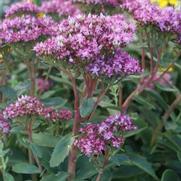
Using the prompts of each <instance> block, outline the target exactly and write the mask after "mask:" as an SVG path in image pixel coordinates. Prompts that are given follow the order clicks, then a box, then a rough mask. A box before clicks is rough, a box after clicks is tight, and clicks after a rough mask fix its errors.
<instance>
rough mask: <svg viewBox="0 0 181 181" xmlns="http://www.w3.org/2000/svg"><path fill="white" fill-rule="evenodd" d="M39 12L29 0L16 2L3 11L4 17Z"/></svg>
mask: <svg viewBox="0 0 181 181" xmlns="http://www.w3.org/2000/svg"><path fill="white" fill-rule="evenodd" d="M39 12H40V9H39V8H38V7H37V6H36V5H35V4H33V3H31V2H27V1H24V2H17V3H14V4H12V5H11V7H10V8H8V9H7V11H6V13H5V17H6V18H7V17H11V16H14V15H19V14H24V13H25V14H37V13H39Z"/></svg>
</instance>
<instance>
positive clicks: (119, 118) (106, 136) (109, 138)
mask: <svg viewBox="0 0 181 181" xmlns="http://www.w3.org/2000/svg"><path fill="white" fill-rule="evenodd" d="M135 129H136V126H135V125H134V124H133V122H132V120H131V118H130V117H129V116H128V115H125V114H121V113H119V114H116V115H112V116H109V117H108V118H107V119H106V120H104V121H102V122H101V123H98V124H88V125H87V126H85V127H83V128H81V129H80V133H81V135H80V137H79V138H78V139H76V140H75V143H74V144H75V145H76V146H77V147H78V148H79V149H80V151H81V152H82V153H84V154H85V155H87V156H92V155H99V154H102V153H103V151H106V149H107V147H108V146H111V147H113V148H119V147H120V146H122V145H123V144H124V137H123V135H122V134H120V133H122V132H126V131H131V130H135Z"/></svg>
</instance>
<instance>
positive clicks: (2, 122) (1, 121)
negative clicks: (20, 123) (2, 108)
mask: <svg viewBox="0 0 181 181" xmlns="http://www.w3.org/2000/svg"><path fill="white" fill-rule="evenodd" d="M9 131H10V124H9V123H8V121H7V120H6V119H5V118H4V116H3V114H2V113H0V132H1V133H2V134H8V133H9Z"/></svg>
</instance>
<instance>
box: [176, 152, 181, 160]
mask: <svg viewBox="0 0 181 181" xmlns="http://www.w3.org/2000/svg"><path fill="white" fill-rule="evenodd" d="M177 157H178V159H179V161H180V162H181V152H177Z"/></svg>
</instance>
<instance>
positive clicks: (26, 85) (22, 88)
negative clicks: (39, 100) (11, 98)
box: [15, 81, 31, 96]
mask: <svg viewBox="0 0 181 181" xmlns="http://www.w3.org/2000/svg"><path fill="white" fill-rule="evenodd" d="M30 88H31V82H30V81H25V82H22V83H19V84H18V85H17V86H16V87H15V90H16V91H17V96H20V95H22V94H25V93H27V92H28V90H29V89H30Z"/></svg>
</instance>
